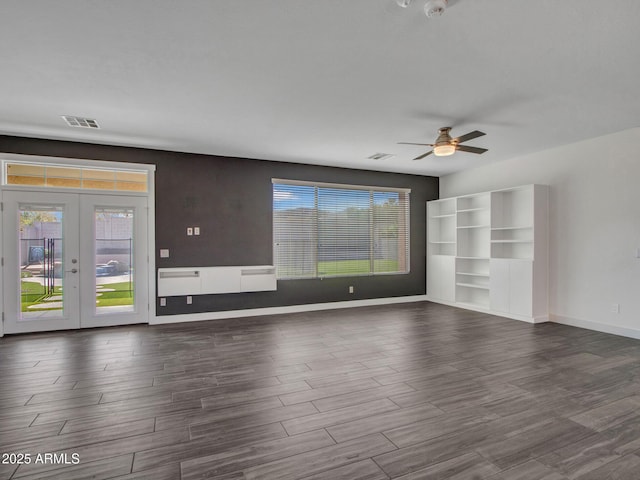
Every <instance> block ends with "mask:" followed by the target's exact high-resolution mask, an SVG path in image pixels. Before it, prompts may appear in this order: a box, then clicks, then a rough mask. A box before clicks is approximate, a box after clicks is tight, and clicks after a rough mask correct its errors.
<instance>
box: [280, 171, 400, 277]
mask: <svg viewBox="0 0 640 480" xmlns="http://www.w3.org/2000/svg"><path fill="white" fill-rule="evenodd" d="M409 194H410V190H408V189H390V188H381V187H364V186H357V185H337V184H323V183H310V182H299V181H292V180H280V179H274V180H273V240H274V263H275V266H276V275H277V277H278V278H279V279H293V278H318V277H320V278H321V277H337V276H354V275H376V274H394V273H396V274H397V273H408V272H409Z"/></svg>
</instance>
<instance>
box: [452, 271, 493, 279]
mask: <svg viewBox="0 0 640 480" xmlns="http://www.w3.org/2000/svg"><path fill="white" fill-rule="evenodd" d="M456 275H467V276H469V277H484V278H489V274H488V273H471V272H456Z"/></svg>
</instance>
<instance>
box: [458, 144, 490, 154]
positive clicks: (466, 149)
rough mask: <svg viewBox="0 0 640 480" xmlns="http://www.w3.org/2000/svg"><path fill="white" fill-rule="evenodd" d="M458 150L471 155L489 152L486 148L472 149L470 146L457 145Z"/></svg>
mask: <svg viewBox="0 0 640 480" xmlns="http://www.w3.org/2000/svg"><path fill="white" fill-rule="evenodd" d="M456 150H460V151H461V152H469V153H484V152H488V150H487V149H486V148H478V147H470V146H468V145H456Z"/></svg>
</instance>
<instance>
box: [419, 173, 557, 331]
mask: <svg viewBox="0 0 640 480" xmlns="http://www.w3.org/2000/svg"><path fill="white" fill-rule="evenodd" d="M547 190H548V189H547V187H546V186H544V185H525V186H522V187H516V188H509V189H504V190H497V191H493V192H483V193H478V194H473V195H464V196H460V197H455V198H446V199H440V200H434V201H432V202H428V204H427V217H428V218H427V229H428V231H427V233H428V242H429V243H428V248H427V295H428V298H429V299H430V300H432V301H435V302H440V303H446V304H451V305H456V306H460V307H464V308H469V309H473V310H479V311H485V312H491V313H496V314H498V315H504V316H508V317H511V318H517V319H519V320H526V321H530V322H540V321H545V320H547V317H548V306H547V304H548V292H547V290H548V287H547V284H548V282H547V276H548V266H547V263H548V251H547V243H548V242H547V210H548V193H547Z"/></svg>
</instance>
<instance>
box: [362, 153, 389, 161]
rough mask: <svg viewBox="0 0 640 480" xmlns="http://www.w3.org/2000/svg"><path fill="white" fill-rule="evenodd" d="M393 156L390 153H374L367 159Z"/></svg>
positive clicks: (381, 158)
mask: <svg viewBox="0 0 640 480" xmlns="http://www.w3.org/2000/svg"><path fill="white" fill-rule="evenodd" d="M391 157H393V154H392V153H374V154H373V155H371V156H370V157H367V158H368V159H369V160H386V159H387V158H391Z"/></svg>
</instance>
